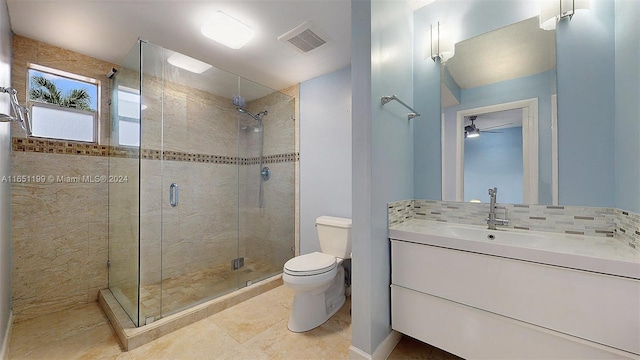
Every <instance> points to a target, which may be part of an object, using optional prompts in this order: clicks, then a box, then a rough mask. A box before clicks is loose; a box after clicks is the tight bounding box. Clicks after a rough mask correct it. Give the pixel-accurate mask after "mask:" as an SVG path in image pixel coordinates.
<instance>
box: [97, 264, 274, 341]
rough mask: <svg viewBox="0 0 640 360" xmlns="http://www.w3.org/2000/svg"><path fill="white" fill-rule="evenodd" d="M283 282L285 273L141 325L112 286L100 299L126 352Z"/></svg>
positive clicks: (104, 290)
mask: <svg viewBox="0 0 640 360" xmlns="http://www.w3.org/2000/svg"><path fill="white" fill-rule="evenodd" d="M280 285H282V274H278V275H276V276H272V277H270V278H268V279H265V280H263V281H260V282H257V283H255V284H253V285H250V286H247V287H245V288H242V289H240V290H237V291H234V292H232V293H229V294H226V295H223V296H220V297H218V298H215V299H212V300H209V301H207V302H204V303H202V304H198V305H195V306H193V307H191V308H189V309H185V310H183V311H180V312H178V313H175V314H172V315H169V316H167V317H164V318H162V319H160V320H157V321H154V322H153V323H151V324H149V325H144V326H141V327H135V325H134V324H133V321H131V319H130V318H129V316H128V315H127V314H126V312H125V311H124V309H123V308H122V307H121V306H120V304H119V303H118V301H117V300H116V298H115V297H114V296H113V294H112V293H111V291H110V290H109V289H103V290H100V292H99V293H98V301H99V303H100V306H101V307H102V310H103V311H104V312H105V314H106V315H107V318H109V322H110V323H111V326H112V327H113V330H114V331H115V333H116V335H117V336H118V339H119V340H120V344H121V346H122V348H123V349H124V350H125V351H129V350H133V349H135V348H137V347H139V346H142V345H144V344H146V343H149V342H151V341H153V340H156V339H158V338H160V337H162V336H164V335H167V334H169V333H172V332H174V331H176V330H179V329H181V328H183V327H185V326H187V325H190V324H193V323H195V322H198V321H200V320H202V319H205V318H207V317H209V316H211V315H213V314H216V313H218V312H220V311H223V310H225V309H228V308H230V307H232V306H234V305H237V304H239V303H241V302H243V301H245V300H249V299H251V298H253V297H255V296H258V295H260V294H262V293H265V292H267V291H269V290H271V289H274V288H276V287H278V286H280Z"/></svg>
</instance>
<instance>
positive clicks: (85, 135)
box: [28, 65, 99, 142]
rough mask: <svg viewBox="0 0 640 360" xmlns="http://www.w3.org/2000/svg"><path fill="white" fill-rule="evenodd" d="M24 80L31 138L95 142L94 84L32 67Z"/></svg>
mask: <svg viewBox="0 0 640 360" xmlns="http://www.w3.org/2000/svg"><path fill="white" fill-rule="evenodd" d="M28 76H29V89H28V96H29V103H30V104H31V113H32V115H31V118H32V127H33V136H36V137H43V138H53V139H62V140H73V141H83V142H97V141H96V140H97V133H98V129H97V127H98V104H99V102H98V100H99V99H98V97H99V91H98V82H97V81H96V80H93V79H88V78H83V79H86V80H87V81H83V80H79V79H74V78H72V76H73V74H69V73H64V72H61V71H56V70H55V69H49V68H45V67H42V66H35V65H32V68H30V69H29V72H28ZM77 77H78V78H81V77H80V76H77Z"/></svg>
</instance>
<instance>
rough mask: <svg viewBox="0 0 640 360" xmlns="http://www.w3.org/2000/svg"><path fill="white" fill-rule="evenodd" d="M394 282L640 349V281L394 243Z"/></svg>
mask: <svg viewBox="0 0 640 360" xmlns="http://www.w3.org/2000/svg"><path fill="white" fill-rule="evenodd" d="M391 243H392V245H391V256H392V261H391V264H392V272H391V279H392V283H393V284H395V285H399V286H402V287H405V288H408V289H413V290H415V291H419V292H422V293H425V294H431V295H434V296H438V297H441V298H444V299H448V300H452V301H455V302H458V303H461V304H464V305H467V306H471V307H475V308H478V309H482V310H486V311H490V312H493V313H496V314H500V315H503V316H507V317H510V318H513V319H517V320H520V321H524V322H528V323H531V324H534V325H538V326H542V327H546V328H549V329H553V330H555V331H559V332H562V333H565V334H569V335H572V336H576V337H580V338H583V339H587V340H590V341H594V342H599V343H602V344H605V345H608V346H611V347H615V348H619V349H622V350H625V351H630V352H633V353H636V354H640V341H639V339H640V306H639V300H640V282H639V281H637V280H634V279H628V278H622V277H615V276H610V275H603V274H597V273H592V272H587V271H580V270H574V269H568V268H562V267H558V266H549V265H544V264H538V263H531V262H526V261H520V260H514V259H507V258H502V257H496V256H491V255H484V254H478V253H473V252H466V251H460V250H451V249H446V248H441V247H436V246H429V245H422V244H415V243H410V242H404V241H397V240H392V241H391Z"/></svg>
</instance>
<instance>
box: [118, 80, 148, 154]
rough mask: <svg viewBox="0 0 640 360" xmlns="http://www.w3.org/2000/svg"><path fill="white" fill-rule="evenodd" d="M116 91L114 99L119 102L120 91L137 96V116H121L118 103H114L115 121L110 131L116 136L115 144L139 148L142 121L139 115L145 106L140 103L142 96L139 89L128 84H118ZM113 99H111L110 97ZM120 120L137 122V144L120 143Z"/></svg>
mask: <svg viewBox="0 0 640 360" xmlns="http://www.w3.org/2000/svg"><path fill="white" fill-rule="evenodd" d="M115 91H116V92H118V94H117V95H116V96H115V97H116V99H117V100H116V101H117V102H119V101H120V92H123V93H126V94H130V95H134V96H137V97H138V107H139V109H138V116H139V117H138V118H133V117H128V116H122V115H120V109H119V106H120V104H116V114H115V116H112V117H114V119H115V121H114V123H113V124H112V125H111V126H112V127H113V128H114V131H113V132H112V134H113V135H112V136H114V137H116V138H117V141H115V142H116V143H117V146H123V147H129V148H139V147H140V143H141V138H140V136H141V131H142V125H141V124H142V121H141V119H140V118H141V117H142V110H144V109H145V108H146V106H145V105H143V104H142V96H141V95H140V90H139V89H135V88H130V87H128V86H123V85H119V86H118V87H117V88H116V90H115ZM112 101H113V99H112ZM120 122H128V123H132V124H138V144H137V145H125V144H122V143H121V142H120V141H121V139H120Z"/></svg>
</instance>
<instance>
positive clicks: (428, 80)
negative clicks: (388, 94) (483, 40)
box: [413, 0, 539, 199]
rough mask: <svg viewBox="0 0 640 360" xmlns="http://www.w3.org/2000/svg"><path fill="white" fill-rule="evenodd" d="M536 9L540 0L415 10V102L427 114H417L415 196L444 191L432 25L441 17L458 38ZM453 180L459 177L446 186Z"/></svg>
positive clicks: (481, 0)
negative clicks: (430, 39)
mask: <svg viewBox="0 0 640 360" xmlns="http://www.w3.org/2000/svg"><path fill="white" fill-rule="evenodd" d="M538 14H539V7H538V2H537V1H535V0H521V1H513V0H492V1H486V0H470V1H455V2H452V1H436V2H435V3H433V4H431V5H427V6H425V7H423V8H421V9H419V10H416V11H415V13H414V34H415V36H414V54H413V59H414V64H413V66H414V70H413V78H414V79H413V83H414V104H415V107H416V110H417V111H418V112H420V113H422V114H423V115H422V117H420V118H418V119H416V120H414V134H413V136H414V152H415V157H414V162H415V164H414V183H415V191H414V192H415V197H416V198H419V199H440V198H441V197H442V184H441V182H442V181H441V180H442V171H441V170H442V168H441V159H442V154H441V143H440V137H441V128H440V123H441V118H440V117H441V115H440V114H441V112H440V66H439V64H438V63H434V62H433V61H432V60H431V59H430V58H429V57H428V54H427V51H428V49H427V45H428V41H427V37H428V36H429V26H430V25H431V24H436V22H438V21H440V23H441V24H442V26H443V27H446V30H447V31H450V33H451V36H452V40H453V41H454V43H455V42H458V41H461V40H465V39H468V38H471V37H474V36H477V35H480V34H483V33H486V32H489V31H492V30H495V29H498V28H501V27H503V26H506V25H510V24H512V23H515V22H518V21H522V20H525V19H528V18H531V17H533V16H537V15H538ZM425 56H426V57H427V58H426V59H425ZM445 152H446V150H445ZM449 179H450V180H453V178H448V180H447V182H449ZM454 186H455V180H454V182H453V183H451V184H450V185H448V186H447V187H448V188H452V187H454Z"/></svg>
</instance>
